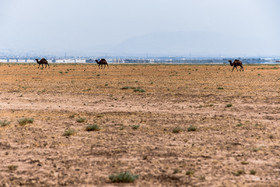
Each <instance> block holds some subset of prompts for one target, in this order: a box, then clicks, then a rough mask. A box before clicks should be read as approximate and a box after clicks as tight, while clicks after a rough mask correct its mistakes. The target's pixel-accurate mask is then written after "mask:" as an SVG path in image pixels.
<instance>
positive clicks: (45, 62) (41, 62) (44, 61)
mask: <svg viewBox="0 0 280 187" xmlns="http://www.w3.org/2000/svg"><path fill="white" fill-rule="evenodd" d="M36 62H37V63H38V64H39V66H38V68H40V65H41V64H42V67H44V66H43V64H45V68H47V66H49V67H50V65H49V63H48V61H47V60H46V59H45V58H42V59H41V60H40V61H39V60H38V59H36Z"/></svg>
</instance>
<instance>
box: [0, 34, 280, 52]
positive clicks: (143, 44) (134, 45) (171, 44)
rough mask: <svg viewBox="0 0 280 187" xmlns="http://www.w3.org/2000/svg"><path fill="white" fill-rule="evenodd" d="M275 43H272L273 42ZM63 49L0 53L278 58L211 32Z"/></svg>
mask: <svg viewBox="0 0 280 187" xmlns="http://www.w3.org/2000/svg"><path fill="white" fill-rule="evenodd" d="M275 43H276V42H275ZM81 47H82V48H80V49H79V48H78V49H73V50H66V49H56V48H52V49H45V50H40V49H26V48H25V49H2V50H1V49H0V56H5V55H26V54H28V55H58V56H64V55H66V54H67V55H76V56H77V55H78V56H79V55H80V56H87V55H89V56H107V55H109V56H147V55H148V56H185V57H190V56H199V57H211V56H216V57H217V56H240V57H242V56H279V51H280V46H279V45H275V44H274V46H273V45H272V44H271V43H269V42H265V41H262V40H260V39H258V38H253V37H246V38H244V37H243V38H242V37H238V36H232V35H226V34H220V33H215V32H159V33H151V34H147V35H142V36H137V37H133V38H130V39H127V40H125V41H123V42H121V43H119V44H116V45H99V46H96V45H94V44H92V45H91V44H90V45H87V46H86V45H85V46H81Z"/></svg>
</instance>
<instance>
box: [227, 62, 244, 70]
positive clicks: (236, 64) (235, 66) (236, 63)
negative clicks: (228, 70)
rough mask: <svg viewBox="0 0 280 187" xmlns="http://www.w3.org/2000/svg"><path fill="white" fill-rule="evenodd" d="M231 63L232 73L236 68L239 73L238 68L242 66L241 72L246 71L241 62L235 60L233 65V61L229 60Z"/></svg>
mask: <svg viewBox="0 0 280 187" xmlns="http://www.w3.org/2000/svg"><path fill="white" fill-rule="evenodd" d="M229 63H230V65H231V66H233V68H232V71H233V70H234V68H236V71H238V69H237V66H240V71H241V70H242V71H244V68H243V66H242V61H241V60H234V62H233V63H232V61H231V60H229Z"/></svg>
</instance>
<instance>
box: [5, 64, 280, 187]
mask: <svg viewBox="0 0 280 187" xmlns="http://www.w3.org/2000/svg"><path fill="white" fill-rule="evenodd" d="M0 75H1V79H0V120H1V121H2V122H3V121H4V120H6V121H8V122H10V124H8V125H6V126H2V127H0V186H18V185H24V186H124V184H116V183H112V182H111V181H110V180H109V176H110V175H112V174H116V173H120V172H124V171H129V172H131V173H133V174H136V175H139V178H138V179H137V180H136V181H135V182H134V183H130V184H125V186H279V185H280V160H279V158H280V157H279V156H280V155H279V154H280V149H279V148H280V141H279V140H280V97H279V93H280V67H279V66H278V65H275V66H269V65H266V66H264V65H263V66H245V72H236V71H235V72H231V67H230V66H222V65H220V66H218V65H213V66H207V65H201V66H195V65H111V66H110V68H109V69H105V70H99V69H98V67H97V65H86V64H84V65H54V64H51V67H50V68H49V69H48V68H47V69H38V68H37V66H35V65H24V64H21V65H11V64H10V65H9V64H1V65H0ZM133 87H134V88H133ZM126 88H127V89H126ZM141 89H142V92H141ZM21 118H33V119H34V122H33V123H29V124H26V125H20V124H19V122H18V120H19V119H21ZM79 118H85V119H86V120H85V121H84V122H77V120H78V119H79ZM90 124H97V125H99V126H100V128H101V130H100V131H90V132H89V131H86V130H85V129H86V127H87V126H88V125H90ZM135 125H139V128H138V129H133V126H135ZM190 126H192V127H195V128H196V131H188V129H189V127H190ZM176 127H177V128H179V129H180V132H179V133H174V132H173V131H174V128H176ZM67 129H72V130H74V132H75V133H74V135H71V136H69V137H67V136H63V133H64V132H65V130H67Z"/></svg>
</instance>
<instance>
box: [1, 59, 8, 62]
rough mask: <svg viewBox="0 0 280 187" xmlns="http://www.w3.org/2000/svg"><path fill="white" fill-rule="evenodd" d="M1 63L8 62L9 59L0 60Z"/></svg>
mask: <svg viewBox="0 0 280 187" xmlns="http://www.w3.org/2000/svg"><path fill="white" fill-rule="evenodd" d="M0 62H8V60H7V59H0Z"/></svg>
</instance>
